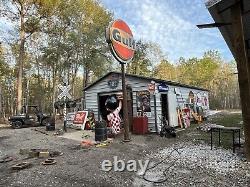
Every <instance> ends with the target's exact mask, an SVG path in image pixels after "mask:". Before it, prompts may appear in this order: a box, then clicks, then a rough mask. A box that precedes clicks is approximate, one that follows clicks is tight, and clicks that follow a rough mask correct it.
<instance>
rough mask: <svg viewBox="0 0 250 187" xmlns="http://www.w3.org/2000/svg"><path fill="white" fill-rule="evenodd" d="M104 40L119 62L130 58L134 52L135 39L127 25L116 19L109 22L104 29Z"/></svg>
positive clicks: (127, 60)
mask: <svg viewBox="0 0 250 187" xmlns="http://www.w3.org/2000/svg"><path fill="white" fill-rule="evenodd" d="M106 41H107V43H108V44H109V46H110V49H111V52H112V54H113V56H114V57H115V58H116V60H118V61H119V62H120V63H126V62H129V61H130V60H132V58H133V57H134V53H135V40H134V38H133V34H132V31H131V30H130V28H129V26H128V25H127V24H126V23H125V22H124V21H122V20H120V19H118V20H115V21H113V22H112V23H110V25H109V27H108V28H107V29H106Z"/></svg>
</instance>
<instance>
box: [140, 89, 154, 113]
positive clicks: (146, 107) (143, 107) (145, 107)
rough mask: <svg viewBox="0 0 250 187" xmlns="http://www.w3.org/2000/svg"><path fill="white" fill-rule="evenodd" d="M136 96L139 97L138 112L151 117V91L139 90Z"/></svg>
mask: <svg viewBox="0 0 250 187" xmlns="http://www.w3.org/2000/svg"><path fill="white" fill-rule="evenodd" d="M136 98H137V113H139V114H143V115H146V116H148V117H149V116H150V115H151V106H150V92H149V91H148V90H144V91H138V92H137V93H136Z"/></svg>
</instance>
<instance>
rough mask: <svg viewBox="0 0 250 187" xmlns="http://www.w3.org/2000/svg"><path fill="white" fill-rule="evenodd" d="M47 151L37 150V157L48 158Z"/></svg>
mask: <svg viewBox="0 0 250 187" xmlns="http://www.w3.org/2000/svg"><path fill="white" fill-rule="evenodd" d="M48 157H49V152H39V158H48Z"/></svg>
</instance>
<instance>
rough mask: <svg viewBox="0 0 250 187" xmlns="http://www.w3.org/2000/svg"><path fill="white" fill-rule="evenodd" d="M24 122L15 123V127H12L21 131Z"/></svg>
mask: <svg viewBox="0 0 250 187" xmlns="http://www.w3.org/2000/svg"><path fill="white" fill-rule="evenodd" d="M22 125H23V124H22V122H21V121H15V122H13V125H12V127H13V128H14V129H20V128H21V127H22Z"/></svg>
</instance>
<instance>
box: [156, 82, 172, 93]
mask: <svg viewBox="0 0 250 187" xmlns="http://www.w3.org/2000/svg"><path fill="white" fill-rule="evenodd" d="M168 90H169V87H168V85H166V84H165V83H160V84H159V85H158V91H159V92H168Z"/></svg>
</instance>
